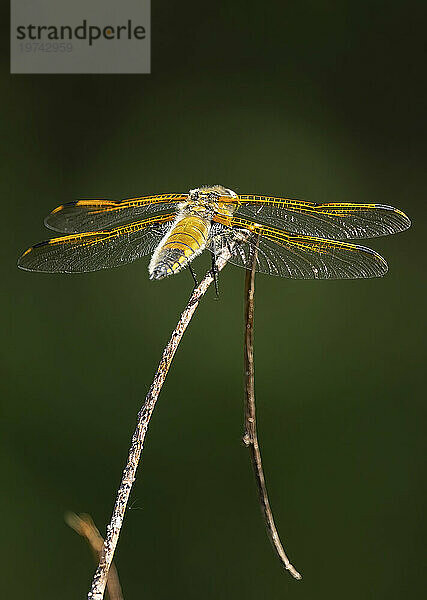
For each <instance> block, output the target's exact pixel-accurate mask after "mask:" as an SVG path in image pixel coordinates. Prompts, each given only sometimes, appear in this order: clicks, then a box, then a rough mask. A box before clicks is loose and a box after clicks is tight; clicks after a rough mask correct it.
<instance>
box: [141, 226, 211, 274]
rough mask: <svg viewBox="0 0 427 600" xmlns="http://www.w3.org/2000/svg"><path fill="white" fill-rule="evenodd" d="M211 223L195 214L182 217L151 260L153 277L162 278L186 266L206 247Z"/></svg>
mask: <svg viewBox="0 0 427 600" xmlns="http://www.w3.org/2000/svg"><path fill="white" fill-rule="evenodd" d="M209 230H210V223H209V221H206V220H204V219H202V218H201V217H197V216H194V215H189V216H186V217H183V218H182V219H180V220H179V221H178V222H177V223H175V225H174V226H173V227H172V228H171V230H170V231H169V233H168V235H167V236H166V237H165V238H164V240H163V242H162V243H161V245H160V246H159V247H158V248H157V249H156V251H155V252H154V254H153V258H152V260H151V262H150V266H149V272H150V275H151V277H152V278H154V279H161V278H162V277H165V276H166V275H170V274H172V273H176V272H178V271H180V270H181V269H182V268H183V267H185V266H186V265H187V264H188V263H189V262H190V261H191V260H192V259H193V258H195V256H197V254H200V252H202V251H203V250H204V249H205V247H206V242H207V239H208V235H209Z"/></svg>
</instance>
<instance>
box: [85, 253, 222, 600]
mask: <svg viewBox="0 0 427 600" xmlns="http://www.w3.org/2000/svg"><path fill="white" fill-rule="evenodd" d="M231 251H232V247H231V246H230V247H227V248H223V249H222V250H221V251H220V252H219V253H218V255H217V257H216V261H215V265H216V269H217V270H218V271H221V270H222V269H223V268H224V266H225V265H226V264H227V261H228V259H229V258H230V257H231ZM213 281H214V275H213V273H212V272H211V271H209V272H208V273H207V274H206V275H205V277H204V278H203V280H202V281H201V282H200V284H199V285H198V286H197V287H196V288H195V289H194V290H193V293H192V294H191V296H190V299H189V301H188V303H187V306H186V307H185V309H184V311H183V313H182V314H181V317H180V319H179V321H178V324H177V326H176V327H175V329H174V331H173V332H172V335H171V338H170V340H169V342H168V343H167V345H166V347H165V349H164V351H163V355H162V358H161V360H160V363H159V366H158V368H157V371H156V374H155V375H154V379H153V382H152V384H151V387H150V389H149V391H148V394H147V396H146V398H145V402H144V405H143V406H142V408H141V410H140V411H139V413H138V417H137V425H136V429H135V431H134V434H133V437H132V442H131V447H130V450H129V455H128V460H127V463H126V467H125V469H124V471H123V476H122V481H121V483H120V487H119V490H118V493H117V499H116V503H115V505H114V509H113V514H112V516H111V520H110V524H109V525H108V526H107V533H106V536H105V541H104V547H103V550H102V554H101V558H100V561H99V565H98V568H97V570H96V572H95V575H94V577H93V580H92V586H91V590H90V592H89V594H88V600H102V598H103V597H104V590H105V586H106V583H107V578H108V572H109V570H110V567H111V563H112V560H113V556H114V552H115V549H116V546H117V542H118V539H119V535H120V531H121V528H122V525H123V519H124V516H125V512H126V506H127V503H128V500H129V496H130V492H131V489H132V484H133V482H134V480H135V474H136V470H137V467H138V463H139V459H140V456H141V452H142V449H143V446H144V440H145V435H146V433H147V429H148V425H149V423H150V419H151V415H152V414H153V410H154V407H155V405H156V402H157V399H158V397H159V394H160V390H161V389H162V386H163V383H164V381H165V379H166V375H167V373H168V371H169V367H170V366H171V364H172V360H173V357H174V356H175V352H176V350H177V348H178V345H179V343H180V341H181V339H182V336H183V335H184V333H185V330H186V329H187V327H188V325H189V323H190V321H191V318H192V316H193V314H194V312H195V310H196V308H197V306H198V304H199V302H200V300H201V298H202V297H203V296H204V294H205V293H206V291H207V290H208V288H209V286H210V285H211V283H212V282H213Z"/></svg>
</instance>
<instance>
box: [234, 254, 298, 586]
mask: <svg viewBox="0 0 427 600" xmlns="http://www.w3.org/2000/svg"><path fill="white" fill-rule="evenodd" d="M251 254H252V256H251V268H250V269H248V270H247V271H246V276H245V344H244V347H245V433H244V435H243V442H244V443H245V445H246V446H247V447H248V448H249V451H250V453H251V462H252V467H253V470H254V474H255V480H256V484H257V488H258V495H259V501H260V504H261V508H262V511H263V515H264V519H265V524H266V527H267V534H268V537H269V538H270V540H271V543H272V544H273V547H274V549H275V551H276V552H277V555H278V557H279V560H280V561H281V563H282V564H283V566H284V567H285V569H286V570H287V571H289V572H290V573H291V575H292V576H293V577H295V579H301V575H300V574H299V573H298V571H297V570H296V569H295V567H294V566H293V565H291V563H290V562H289V559H288V557H287V556H286V553H285V551H284V549H283V546H282V543H281V541H280V538H279V534H278V532H277V529H276V525H275V523H274V518H273V513H272V511H271V507H270V502H269V500H268V494H267V488H266V485H265V478H264V471H263V468H262V461H261V452H260V449H259V443H258V436H257V429H256V414H255V386H254V293H255V267H256V257H257V246H255V247H254V248H253V251H252V253H251Z"/></svg>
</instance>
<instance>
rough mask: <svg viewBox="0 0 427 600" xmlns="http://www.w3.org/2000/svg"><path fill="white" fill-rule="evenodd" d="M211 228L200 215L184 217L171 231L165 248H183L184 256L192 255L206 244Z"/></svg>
mask: <svg viewBox="0 0 427 600" xmlns="http://www.w3.org/2000/svg"><path fill="white" fill-rule="evenodd" d="M208 234H209V229H208V225H207V223H206V222H205V221H203V220H202V219H200V218H199V217H184V218H183V219H181V221H179V222H178V223H177V224H176V225H175V226H174V227H173V228H172V229H171V231H170V233H169V235H168V238H167V240H166V241H165V243H164V245H163V248H164V249H167V248H171V249H172V248H176V249H180V250H183V252H184V256H191V255H192V254H193V253H194V252H197V251H199V250H200V249H203V248H204V247H205V245H206V240H207V238H208Z"/></svg>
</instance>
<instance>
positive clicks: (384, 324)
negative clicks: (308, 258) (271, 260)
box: [0, 0, 426, 600]
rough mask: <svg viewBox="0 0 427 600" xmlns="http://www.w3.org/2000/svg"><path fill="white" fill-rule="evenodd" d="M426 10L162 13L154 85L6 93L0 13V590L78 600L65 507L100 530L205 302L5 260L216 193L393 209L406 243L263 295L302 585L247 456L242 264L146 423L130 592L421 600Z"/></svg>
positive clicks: (98, 79) (385, 5)
mask: <svg viewBox="0 0 427 600" xmlns="http://www.w3.org/2000/svg"><path fill="white" fill-rule="evenodd" d="M425 8H426V4H425V2H421V1H419V2H416V1H415V2H414V1H407V2H395V1H389V2H383V1H380V0H370V1H362V2H343V1H331V2H313V1H308V0H305V1H299V2H280V3H279V2H276V3H261V2H257V3H254V2H239V1H234V2H230V3H210V4H208V3H196V2H187V3H184V4H183V3H182V2H173V1H171V0H169V1H168V2H165V1H155V2H153V15H152V37H153V45H152V50H153V64H152V74H151V75H141V76H125V75H123V76H96V75H94V76H65V75H64V76H10V75H8V70H9V64H8V61H9V54H8V48H7V38H8V18H7V14H5V15H4V17H5V18H4V19H3V20H2V22H3V26H2V27H3V29H2V31H3V34H4V35H3V36H2V40H3V41H2V44H3V53H2V57H3V58H2V71H3V76H2V78H1V98H2V117H3V118H2V136H1V139H2V144H3V147H4V152H3V159H2V162H1V166H0V168H1V190H2V206H3V219H2V229H3V231H2V236H3V237H2V239H3V241H4V244H3V251H2V253H1V260H2V264H3V273H4V274H3V282H4V284H3V290H2V295H1V304H0V308H1V314H2V317H3V320H4V325H3V343H2V345H1V351H2V357H1V365H2V369H3V376H2V385H3V393H2V402H3V419H2V421H3V435H2V443H3V450H2V461H3V466H2V482H3V494H2V502H3V507H2V509H1V511H2V512H1V514H2V536H1V537H2V541H3V544H4V545H3V551H4V553H3V555H2V558H1V565H2V567H3V571H4V572H3V576H2V591H3V594H4V597H7V598H33V599H39V598H40V599H41V598H43V600H50V599H52V600H53V599H56V598H58V597H61V599H62V600H71V599H75V598H84V597H85V594H86V592H87V589H88V585H89V581H90V579H91V576H92V573H93V569H94V566H93V564H92V559H91V556H90V554H89V552H88V550H87V548H86V547H85V545H84V543H83V541H82V540H81V539H80V538H79V537H78V536H77V535H76V534H74V533H73V532H72V531H71V530H69V529H68V528H67V526H66V525H65V524H64V522H63V514H64V512H65V511H67V510H74V511H87V512H89V513H91V514H92V516H93V518H94V519H95V521H96V523H97V524H98V526H99V527H100V528H101V530H104V527H105V524H106V522H107V521H108V520H109V517H110V514H111V509H112V505H113V501H114V497H115V491H116V487H117V485H118V482H119V480H120V474H121V470H122V467H123V465H124V461H125V458H126V456H127V449H128V444H129V440H130V436H131V433H132V431H133V427H134V422H135V415H136V412H137V410H138V408H139V407H140V405H141V402H142V401H143V398H144V396H145V393H146V391H147V389H148V386H149V384H150V381H151V378H152V375H153V372H154V371H155V369H156V366H157V363H158V360H159V357H160V353H161V350H162V347H163V345H164V344H165V342H166V340H167V339H168V336H169V333H170V331H171V329H172V328H173V326H174V324H175V322H176V319H177V317H178V315H179V313H180V310H181V308H182V307H183V305H184V303H185V301H186V299H187V297H188V294H189V292H190V291H191V286H192V284H191V277H190V275H189V274H188V273H183V274H182V275H180V276H179V277H175V278H171V279H168V280H166V281H162V282H160V283H153V282H150V281H149V280H148V277H147V270H146V267H147V260H141V261H140V262H138V263H135V264H132V265H130V266H127V267H124V268H122V269H117V270H111V271H105V272H99V273H94V274H88V275H83V276H49V275H42V274H32V273H25V272H22V271H18V269H16V266H15V263H16V259H17V257H18V255H19V254H20V252H21V251H23V250H24V249H25V248H26V247H27V246H28V245H29V244H31V243H34V242H36V241H39V240H41V239H45V238H46V237H47V236H48V235H49V234H48V233H47V232H46V230H44V229H43V225H42V218H43V217H44V216H45V215H46V214H47V213H48V212H49V211H50V210H51V209H52V208H53V207H54V206H56V205H58V204H60V203H63V202H65V201H68V200H72V199H75V198H78V197H85V196H98V197H102V196H106V197H112V198H123V197H129V196H134V195H148V194H153V193H156V192H169V191H177V192H179V191H186V190H187V189H189V188H190V187H195V186H198V185H200V184H205V183H222V184H224V185H226V186H229V187H231V188H233V189H234V190H236V191H238V192H240V193H261V194H272V195H279V196H280V195H285V196H290V197H299V198H304V199H309V200H314V201H319V202H328V201H350V202H371V201H372V202H379V203H384V204H392V205H395V206H398V207H400V208H401V209H403V210H405V211H406V212H407V213H408V214H409V215H410V216H411V218H412V219H413V228H412V229H411V230H410V231H409V232H407V233H404V234H400V235H396V236H394V237H391V238H380V239H377V240H374V241H373V242H372V244H371V245H372V247H374V248H375V249H376V250H378V251H380V252H381V253H383V254H384V256H385V257H386V258H387V260H388V261H389V265H390V273H389V274H388V275H387V277H386V278H384V279H382V280H371V281H348V282H340V281H337V282H300V281H289V280H284V279H281V280H280V279H275V278H268V277H266V276H259V277H258V278H257V292H256V340H255V341H256V347H255V353H256V355H255V358H256V389H257V401H258V415H259V434H260V438H261V443H262V446H263V456H264V462H265V469H266V477H267V484H268V488H269V491H270V496H271V502H272V505H273V509H274V511H275V516H276V520H277V524H278V527H279V531H280V533H281V535H282V537H283V540H284V542H285V546H286V548H287V550H288V551H289V555H290V557H291V559H292V561H293V562H294V564H295V565H296V566H297V568H298V569H300V570H301V571H302V573H303V574H304V580H303V581H302V582H301V583H297V582H294V581H293V580H291V578H290V577H289V576H288V575H287V574H285V573H284V572H283V571H282V569H281V568H280V566H279V564H278V562H277V560H276V558H275V556H274V555H273V552H272V550H271V548H270V545H269V543H268V541H267V539H266V535H265V532H264V526H263V522H262V519H261V516H260V511H259V508H258V504H257V498H256V492H255V487H254V483H253V479H252V473H251V470H250V464H249V459H248V455H247V451H246V450H245V449H244V448H243V446H242V445H241V442H240V436H241V433H242V412H243V410H242V381H243V378H242V319H243V306H242V292H243V276H244V273H243V271H242V270H240V269H237V268H235V267H232V266H230V267H228V268H227V269H226V270H225V271H224V272H223V274H222V276H221V281H220V285H221V300H220V302H215V301H214V299H213V293H212V292H210V293H209V295H208V297H206V299H205V300H204V302H203V303H202V305H201V306H200V310H199V311H198V314H197V315H196V318H195V320H194V322H193V323H192V324H191V327H190V329H189V331H188V333H187V335H186V336H185V339H184V341H183V343H182V346H181V347H180V349H179V352H178V354H177V357H176V360H175V363H174V365H173V368H172V370H171V372H170V375H169V378H168V381H167V383H166V385H165V387H164V390H163V392H162V394H161V398H160V401H159V403H158V406H157V408H156V411H155V414H154V418H153V420H152V424H151V427H150V431H149V434H148V438H147V443H146V449H145V453H144V457H143V462H142V465H141V468H140V470H139V474H138V478H137V481H136V483H135V487H134V491H133V494H132V504H131V510H129V511H128V514H127V518H126V522H125V527H124V530H123V534H122V536H121V539H120V543H119V549H118V553H117V565H118V569H119V573H120V576H121V581H122V584H123V588H124V592H125V597H126V599H127V600H129V599H131V598H144V599H150V600H161V599H166V598H171V597H173V598H185V599H192V598H194V599H196V598H200V597H203V598H205V599H210V598H212V599H213V598H215V599H216V598H223V599H231V598H233V599H234V598H245V599H246V600H254V599H258V598H268V599H276V598H279V597H284V596H286V597H287V598H292V599H293V600H305V599H310V600H312V599H313V598H317V599H321V598H322V599H323V598H324V599H328V600H331V599H341V598H343V597H346V598H347V599H349V600H353V599H354V600H356V599H357V600H359V599H360V598H375V599H376V600H377V599H387V600H392V599H398V598H399V599H400V598H403V597H405V598H417V597H419V596H420V595H421V594H422V588H423V583H424V580H425V577H422V571H421V568H422V567H421V565H422V556H423V550H424V544H423V543H422V539H423V528H424V521H423V519H422V517H423V514H422V498H423V493H424V492H425V486H424V483H423V479H422V477H421V469H422V465H423V452H424V451H425V446H424V444H423V429H422V420H423V419H422V418H423V416H424V396H425V393H424V392H425V344H424V342H425V253H424V248H425V235H426V232H425V229H424V225H425V217H426V209H425V191H426V190H425V164H426V156H425V134H426V118H425V107H426V93H425V92H426V86H425V59H426V56H425V54H424V38H425V18H426V11H425ZM206 265H207V263H206V262H204V259H200V261H199V264H198V265H197V268H198V271H199V273H202V272H203V269H204V267H205V266H206ZM59 589H61V590H62V591H61V594H58V590H59Z"/></svg>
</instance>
